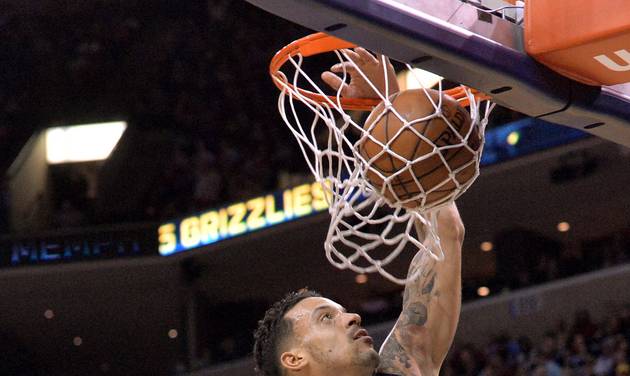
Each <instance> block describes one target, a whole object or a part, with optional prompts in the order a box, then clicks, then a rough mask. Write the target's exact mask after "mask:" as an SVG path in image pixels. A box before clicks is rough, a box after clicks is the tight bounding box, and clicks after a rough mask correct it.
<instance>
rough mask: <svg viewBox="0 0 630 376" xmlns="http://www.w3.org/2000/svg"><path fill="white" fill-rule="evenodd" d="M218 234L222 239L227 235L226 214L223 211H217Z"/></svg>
mask: <svg viewBox="0 0 630 376" xmlns="http://www.w3.org/2000/svg"><path fill="white" fill-rule="evenodd" d="M219 234H220V235H221V237H222V238H223V237H226V236H227V235H228V214H227V211H226V210H225V209H221V210H219Z"/></svg>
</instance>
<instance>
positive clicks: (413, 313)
mask: <svg viewBox="0 0 630 376" xmlns="http://www.w3.org/2000/svg"><path fill="white" fill-rule="evenodd" d="M426 322H427V306H426V305H425V304H424V303H420V302H415V303H411V304H409V305H408V306H407V307H405V308H403V311H402V314H401V315H400V324H401V325H402V326H406V325H424V324H426Z"/></svg>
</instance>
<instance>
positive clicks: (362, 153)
mask: <svg viewBox="0 0 630 376" xmlns="http://www.w3.org/2000/svg"><path fill="white" fill-rule="evenodd" d="M334 53H335V55H336V56H337V59H338V61H339V64H340V65H339V66H340V67H341V69H340V70H339V78H340V81H339V83H340V85H339V87H338V89H337V90H336V94H335V95H334V96H326V94H325V91H330V89H329V88H326V87H324V88H322V87H320V86H319V85H318V84H317V83H316V80H314V79H313V78H312V77H310V76H309V74H307V73H306V71H305V69H304V67H303V64H304V57H303V56H302V55H300V54H296V55H294V56H290V57H289V59H288V63H289V64H286V65H288V67H285V69H284V70H283V71H280V72H279V73H278V74H275V75H273V78H274V80H275V81H276V84H277V85H278V86H279V87H281V88H282V92H281V94H280V97H279V101H278V107H279V111H280V114H281V116H282V118H283V119H284V121H285V123H286V125H287V126H288V128H289V129H290V131H291V132H292V133H293V135H294V136H295V138H296V140H297V141H298V144H299V147H300V149H301V151H302V153H303V155H304V158H305V160H306V162H307V164H308V167H309V168H310V170H311V172H312V174H313V175H314V176H315V178H316V179H317V181H318V182H320V183H321V184H323V185H324V187H325V191H326V192H327V193H328V194H327V195H326V198H327V200H328V204H329V213H330V215H331V222H330V227H329V230H328V234H327V237H326V241H325V246H324V248H325V251H326V257H327V258H328V260H329V261H330V262H331V263H332V264H333V265H334V266H336V267H337V268H340V269H351V270H353V271H355V272H357V273H373V272H378V273H380V274H381V275H383V276H384V277H386V278H387V279H389V280H391V281H393V282H395V283H398V284H405V283H407V281H409V280H412V279H414V278H416V277H417V274H418V273H421V272H422V268H418V269H417V270H416V272H415V273H414V274H413V275H406V276H405V275H402V276H396V275H394V274H393V273H391V272H390V271H389V269H391V268H390V267H391V266H393V265H394V263H395V260H396V259H397V257H398V256H399V255H400V254H401V253H403V252H411V255H415V254H416V253H417V252H418V251H420V252H423V253H424V254H425V255H426V257H425V259H426V261H429V260H436V261H440V260H442V259H443V258H444V254H443V252H442V248H441V246H440V240H439V237H438V232H437V209H439V208H440V207H442V206H444V205H448V204H450V203H451V202H452V201H453V200H455V199H456V198H457V197H459V196H460V195H461V194H462V193H463V192H464V191H465V190H466V189H467V188H468V187H469V186H470V185H471V184H472V183H473V181H474V180H475V179H476V177H477V176H478V174H479V162H480V158H481V152H482V149H483V134H484V130H485V126H486V123H487V119H488V115H489V114H490V112H491V110H492V108H493V104H491V103H490V102H489V101H481V100H479V99H476V98H475V96H474V95H473V93H472V92H471V90H470V89H468V88H462V92H463V95H462V98H460V99H459V101H460V102H464V101H466V102H469V112H467V111H466V110H464V109H463V107H460V106H459V105H458V104H456V103H455V100H454V99H452V98H451V97H449V96H446V95H443V90H442V82H441V81H440V82H439V84H438V88H437V89H436V90H431V89H429V88H425V87H423V86H422V84H421V82H422V80H421V78H420V77H419V76H418V75H419V73H418V72H417V70H414V69H413V68H412V67H411V66H409V65H405V68H406V69H407V70H408V72H409V74H410V75H411V76H410V77H411V78H412V80H413V79H415V81H416V82H417V87H418V89H415V90H413V91H411V90H409V91H406V92H405V91H403V92H399V91H398V87H397V84H393V82H394V81H392V79H393V80H395V77H391V75H392V74H393V72H394V70H393V67H392V65H391V63H390V62H389V59H388V58H386V57H385V56H378V58H374V61H372V62H371V64H372V65H371V66H370V67H369V69H366V65H365V64H364V63H362V62H360V61H358V59H357V55H356V54H354V53H353V51H349V50H336V51H335V52H334ZM375 62H377V63H376V64H377V65H374V64H375ZM374 67H378V70H377V72H378V76H377V75H375V73H374ZM287 68H288V69H287ZM366 70H370V71H368V72H366ZM352 81H354V83H353V82H352ZM359 83H360V84H362V85H363V86H364V89H365V88H369V89H368V91H370V92H371V93H372V94H373V95H372V96H373V97H374V98H376V99H377V100H378V101H377V103H379V102H380V103H379V104H378V105H376V107H375V108H374V109H373V110H372V112H371V114H370V116H369V117H368V119H367V120H365V119H363V117H364V116H362V115H361V114H360V113H358V112H355V111H347V110H345V109H344V107H347V106H344V105H343V104H342V97H343V94H345V95H348V93H351V91H349V89H352V88H353V86H352V85H354V86H356V85H357V84H359ZM322 86H325V85H322ZM298 87H301V88H302V89H298ZM303 89H306V90H308V91H310V92H312V93H316V94H319V95H320V96H317V97H316V98H315V97H314V96H312V95H308V93H306V92H305V91H304V90H303ZM324 89H326V90H324ZM370 89H371V90H370ZM415 102H422V103H424V107H423V108H421V109H420V110H415V108H418V107H422V106H418V105H416V104H415ZM405 106H411V110H409V109H408V108H406V107H405ZM365 113H366V112H364V113H363V114H365ZM462 113H464V114H465V115H466V119H462Z"/></svg>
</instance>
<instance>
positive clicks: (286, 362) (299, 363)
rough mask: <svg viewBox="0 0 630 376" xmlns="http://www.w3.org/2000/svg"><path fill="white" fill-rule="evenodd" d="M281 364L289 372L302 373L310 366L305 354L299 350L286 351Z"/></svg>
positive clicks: (281, 357)
mask: <svg viewBox="0 0 630 376" xmlns="http://www.w3.org/2000/svg"><path fill="white" fill-rule="evenodd" d="M280 364H281V365H282V367H284V368H286V369H287V370H289V371H293V372H296V371H300V370H302V369H303V368H304V367H306V365H307V364H308V360H307V358H306V356H304V354H302V353H301V352H300V351H299V350H297V349H291V350H289V351H285V352H283V353H282V355H280Z"/></svg>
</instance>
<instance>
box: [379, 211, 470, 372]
mask: <svg viewBox="0 0 630 376" xmlns="http://www.w3.org/2000/svg"><path fill="white" fill-rule="evenodd" d="M438 235H439V237H440V239H441V244H442V248H443V250H444V260H443V261H440V262H436V261H434V260H433V259H430V261H428V262H427V261H426V259H427V257H426V256H425V257H424V258H423V257H422V256H423V255H422V253H421V252H418V254H417V255H416V256H415V257H414V259H413V261H412V262H411V265H410V267H409V274H408V275H409V276H411V275H413V274H414V273H415V272H416V270H418V268H422V270H423V271H422V273H421V274H420V275H419V276H418V278H416V279H415V280H413V281H411V282H410V283H409V284H408V285H407V286H406V288H405V292H404V298H403V309H402V312H401V314H400V317H399V318H398V321H397V322H396V325H395V326H394V329H393V330H392V332H391V333H390V335H389V336H388V338H387V340H386V341H385V343H384V344H383V346H382V347H381V363H380V365H379V371H380V372H383V373H389V374H394V375H405V376H407V375H414V376H419V375H422V376H429V375H438V373H439V370H440V367H441V365H442V362H443V361H444V358H445V357H446V354H447V352H448V350H449V348H450V346H451V343H452V342H453V337H454V336H455V330H456V328H457V322H458V321H459V312H460V307H461V249H462V243H463V240H464V225H463V223H462V221H461V218H460V216H459V212H458V211H457V207H456V206H455V204H454V203H453V204H451V205H449V206H447V207H445V208H443V209H441V210H440V211H439V213H438Z"/></svg>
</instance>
